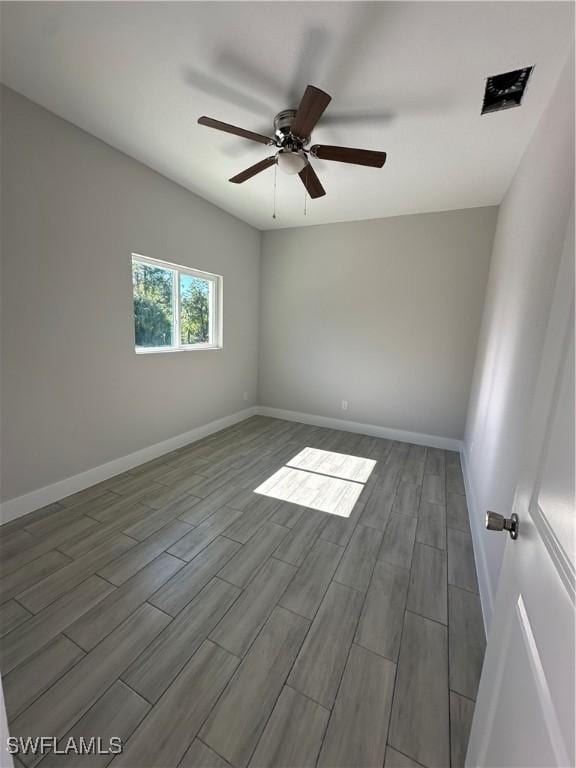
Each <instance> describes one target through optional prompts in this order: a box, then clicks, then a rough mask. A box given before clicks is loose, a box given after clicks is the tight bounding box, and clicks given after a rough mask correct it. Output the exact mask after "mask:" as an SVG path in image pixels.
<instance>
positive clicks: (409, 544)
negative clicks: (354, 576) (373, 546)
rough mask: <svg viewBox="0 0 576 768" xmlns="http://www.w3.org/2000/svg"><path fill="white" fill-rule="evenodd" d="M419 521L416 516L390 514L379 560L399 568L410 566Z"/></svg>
mask: <svg viewBox="0 0 576 768" xmlns="http://www.w3.org/2000/svg"><path fill="white" fill-rule="evenodd" d="M417 522H418V520H417V518H415V517H408V516H407V515H390V520H389V521H388V525H387V526H386V530H385V531H384V538H383V539H382V546H381V547H380V552H379V554H378V560H383V561H384V562H386V563H390V565H395V566H397V567H398V568H410V564H411V563H412V552H413V550H414V539H415V537H416V524H417Z"/></svg>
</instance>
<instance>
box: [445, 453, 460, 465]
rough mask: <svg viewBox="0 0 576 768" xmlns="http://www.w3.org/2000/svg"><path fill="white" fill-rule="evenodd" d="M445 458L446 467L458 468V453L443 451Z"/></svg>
mask: <svg viewBox="0 0 576 768" xmlns="http://www.w3.org/2000/svg"><path fill="white" fill-rule="evenodd" d="M444 454H445V456H446V466H447V467H452V466H454V465H456V466H457V467H459V466H460V453H459V452H458V451H444Z"/></svg>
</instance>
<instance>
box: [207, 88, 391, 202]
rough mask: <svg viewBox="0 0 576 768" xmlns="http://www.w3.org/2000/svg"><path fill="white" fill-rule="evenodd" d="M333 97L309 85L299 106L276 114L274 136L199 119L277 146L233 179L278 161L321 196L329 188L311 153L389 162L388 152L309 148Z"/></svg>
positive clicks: (362, 161)
mask: <svg viewBox="0 0 576 768" xmlns="http://www.w3.org/2000/svg"><path fill="white" fill-rule="evenodd" d="M330 101H331V97H330V96H329V95H328V94H327V93H324V91H321V90H320V88H316V87H314V86H313V85H309V86H308V87H307V88H306V90H305V91H304V95H303V96H302V100H301V101H300V105H299V107H298V109H284V110H283V111H282V112H278V114H277V115H276V117H275V118H274V138H273V139H272V138H270V137H269V136H264V135H262V134H261V133H254V132H253V131H247V130H245V129H244V128H238V127H237V126H235V125H230V124H229V123H222V122H220V120H214V119H213V118H211V117H201V118H199V119H198V122H199V123H200V125H206V126H207V127H208V128H215V129H216V130H217V131H224V132H226V133H232V134H234V135H235V136H241V137H242V138H244V139H249V140H250V141H257V142H259V143H260V144H265V145H266V146H268V147H277V148H278V152H276V154H275V155H271V156H270V157H267V158H265V159H264V160H261V161H260V162H259V163H256V164H255V165H252V166H250V168H246V170H245V171H242V172H241V173H239V174H237V175H236V176H233V177H232V178H231V179H230V181H231V182H232V183H233V184H242V183H244V182H245V181H247V180H248V179H251V178H252V177H253V176H256V174H257V173H261V172H262V171H264V170H266V168H270V167H271V166H272V165H276V164H278V166H279V167H280V168H281V169H282V170H283V171H284V172H285V173H288V174H296V173H297V174H298V175H299V176H300V179H301V180H302V183H303V184H304V186H305V187H306V189H307V191H308V194H309V195H310V197H312V198H316V197H322V195H325V194H326V192H325V190H324V187H323V186H322V184H321V183H320V179H319V178H318V176H317V175H316V173H315V171H314V169H313V168H312V166H311V164H310V157H317V158H319V159H320V160H335V161H336V162H338V163H352V164H354V165H367V166H370V167H372V168H382V166H383V165H384V163H385V162H386V152H374V151H372V150H369V149H352V148H350V147H333V146H329V145H327V144H314V145H313V146H311V147H310V149H308V148H307V146H308V144H309V143H310V135H311V133H312V131H313V130H314V127H315V126H316V123H317V122H318V120H320V118H321V117H322V114H323V113H324V110H325V109H326V107H327V106H328V104H329V103H330Z"/></svg>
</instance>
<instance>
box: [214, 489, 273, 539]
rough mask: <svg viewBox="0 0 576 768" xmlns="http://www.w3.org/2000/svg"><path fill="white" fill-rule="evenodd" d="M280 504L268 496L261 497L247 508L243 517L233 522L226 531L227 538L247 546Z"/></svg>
mask: <svg viewBox="0 0 576 768" xmlns="http://www.w3.org/2000/svg"><path fill="white" fill-rule="evenodd" d="M279 505H280V502H279V501H278V500H277V499H272V498H269V497H268V496H259V497H258V498H257V499H256V500H255V501H252V502H250V504H249V505H248V506H247V507H245V509H244V511H243V512H242V515H241V516H238V519H236V520H234V521H232V522H231V524H230V526H229V527H228V528H227V529H226V536H227V537H228V538H229V539H234V541H239V542H240V544H246V542H247V541H249V539H251V538H252V536H254V534H255V533H256V531H257V530H258V528H260V526H262V525H264V523H265V522H266V521H267V520H268V519H269V518H270V517H271V516H272V513H273V512H274V511H275V510H276V509H277V508H278V507H279Z"/></svg>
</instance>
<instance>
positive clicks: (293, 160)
mask: <svg viewBox="0 0 576 768" xmlns="http://www.w3.org/2000/svg"><path fill="white" fill-rule="evenodd" d="M276 157H277V159H278V166H279V168H280V170H281V171H284V173H287V174H288V175H289V176H295V175H296V174H297V173H300V171H301V170H303V169H304V168H305V167H306V166H307V165H308V158H307V157H306V155H305V153H304V152H302V150H298V151H296V152H293V151H285V150H280V152H278V154H277V155H276Z"/></svg>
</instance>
